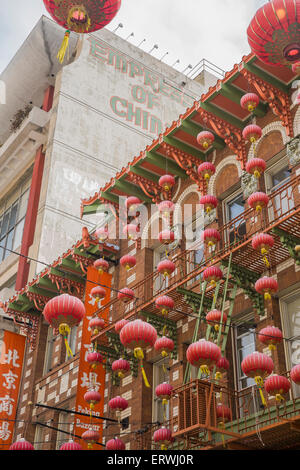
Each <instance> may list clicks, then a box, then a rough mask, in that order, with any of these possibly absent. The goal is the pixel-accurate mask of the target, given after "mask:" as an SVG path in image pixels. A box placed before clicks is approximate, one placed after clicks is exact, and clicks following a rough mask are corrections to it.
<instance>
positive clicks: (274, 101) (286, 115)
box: [240, 69, 294, 137]
mask: <svg viewBox="0 0 300 470" xmlns="http://www.w3.org/2000/svg"><path fill="white" fill-rule="evenodd" d="M240 72H241V75H243V77H244V78H245V79H246V80H247V81H248V83H251V85H253V86H254V87H255V89H256V91H257V93H258V94H259V96H260V97H261V98H262V99H263V100H264V101H267V102H268V103H269V105H270V108H271V109H272V110H273V112H274V114H276V116H278V117H279V118H280V120H281V122H282V125H283V126H284V127H285V129H286V133H287V135H288V136H289V137H293V135H294V133H293V120H292V116H291V109H290V107H291V103H290V98H289V96H288V95H287V94H286V93H284V92H283V91H282V90H279V89H278V88H276V87H274V86H273V85H271V84H270V83H267V82H265V81H264V80H263V79H261V78H259V77H257V76H256V75H255V74H254V73H252V72H249V70H246V69H242V70H241V71H240Z"/></svg>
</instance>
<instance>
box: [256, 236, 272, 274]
mask: <svg viewBox="0 0 300 470" xmlns="http://www.w3.org/2000/svg"><path fill="white" fill-rule="evenodd" d="M273 245H274V238H273V237H272V236H271V235H269V234H268V233H259V234H258V235H255V237H253V239H252V248H253V249H254V250H259V251H260V252H261V254H262V256H263V262H264V263H265V265H266V266H267V268H269V267H270V263H269V260H268V258H267V254H268V253H269V250H270V248H272V247H273Z"/></svg>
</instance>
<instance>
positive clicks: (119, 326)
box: [115, 318, 129, 333]
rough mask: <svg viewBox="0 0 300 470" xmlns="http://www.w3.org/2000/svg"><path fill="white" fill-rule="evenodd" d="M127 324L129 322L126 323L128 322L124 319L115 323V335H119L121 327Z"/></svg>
mask: <svg viewBox="0 0 300 470" xmlns="http://www.w3.org/2000/svg"><path fill="white" fill-rule="evenodd" d="M127 323H129V322H128V320H125V318H123V319H122V320H119V321H117V323H116V324H115V331H116V332H117V333H120V331H121V330H122V328H123V326H125V325H127Z"/></svg>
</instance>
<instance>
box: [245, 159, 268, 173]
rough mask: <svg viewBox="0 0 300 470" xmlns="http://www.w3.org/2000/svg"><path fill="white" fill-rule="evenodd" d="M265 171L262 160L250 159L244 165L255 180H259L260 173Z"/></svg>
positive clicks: (264, 163) (264, 164)
mask: <svg viewBox="0 0 300 470" xmlns="http://www.w3.org/2000/svg"><path fill="white" fill-rule="evenodd" d="M265 170H266V162H265V161H264V160H263V159H262V158H251V160H248V161H247V163H246V171H247V172H248V173H250V174H251V175H254V176H255V178H260V177H261V175H262V173H263V172H264V171H265Z"/></svg>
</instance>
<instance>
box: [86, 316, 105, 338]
mask: <svg viewBox="0 0 300 470" xmlns="http://www.w3.org/2000/svg"><path fill="white" fill-rule="evenodd" d="M104 326H105V321H104V319H103V318H99V317H94V318H92V319H91V320H90V321H89V327H90V328H91V330H92V335H97V334H98V333H99V330H101V329H102V328H104Z"/></svg>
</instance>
